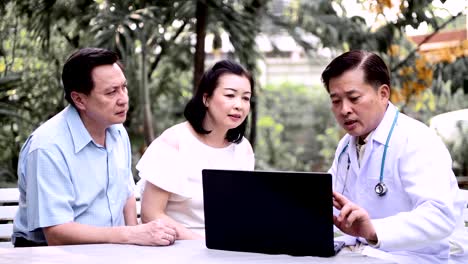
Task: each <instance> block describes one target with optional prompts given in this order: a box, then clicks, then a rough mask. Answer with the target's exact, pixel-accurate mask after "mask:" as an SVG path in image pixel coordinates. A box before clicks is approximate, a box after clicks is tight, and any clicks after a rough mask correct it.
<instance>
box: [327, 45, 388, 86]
mask: <svg viewBox="0 0 468 264" xmlns="http://www.w3.org/2000/svg"><path fill="white" fill-rule="evenodd" d="M357 68H360V69H362V70H363V71H364V81H365V82H366V83H368V84H370V85H372V86H373V87H374V89H376V90H377V89H378V88H379V87H380V86H381V85H383V84H386V85H388V87H391V86H390V73H389V71H388V68H387V65H386V64H385V62H384V61H383V60H382V58H380V57H379V56H378V55H376V54H374V53H372V52H367V51H363V50H352V51H348V52H345V53H343V54H341V55H340V56H338V57H336V58H335V59H333V60H332V61H331V62H330V64H328V66H327V67H326V68H325V70H324V71H323V72H322V82H323V85H325V88H327V91H328V92H330V89H329V87H328V84H329V82H330V79H332V78H335V77H339V76H341V75H342V74H343V73H345V72H347V71H349V70H354V69H357Z"/></svg>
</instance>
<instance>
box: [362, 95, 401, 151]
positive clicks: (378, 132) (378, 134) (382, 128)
mask: <svg viewBox="0 0 468 264" xmlns="http://www.w3.org/2000/svg"><path fill="white" fill-rule="evenodd" d="M396 111H397V108H396V106H394V105H393V104H392V103H391V102H388V107H387V110H386V111H385V114H384V117H383V119H382V121H380V123H379V125H378V126H377V128H376V129H375V131H374V134H373V136H372V140H375V141H377V142H379V143H380V144H385V142H386V141H387V137H388V133H389V132H390V129H391V127H392V124H393V119H394V118H395V114H396ZM396 125H398V121H397V124H396ZM388 145H389V146H391V145H392V141H391V140H390V141H389V142H388ZM366 151H367V150H366Z"/></svg>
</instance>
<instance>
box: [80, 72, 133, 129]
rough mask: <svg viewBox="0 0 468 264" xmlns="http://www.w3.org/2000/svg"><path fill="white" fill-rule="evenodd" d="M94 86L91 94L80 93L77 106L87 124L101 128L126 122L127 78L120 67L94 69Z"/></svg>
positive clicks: (92, 74) (92, 73)
mask: <svg viewBox="0 0 468 264" xmlns="http://www.w3.org/2000/svg"><path fill="white" fill-rule="evenodd" d="M91 76H92V78H93V82H94V88H93V89H92V90H91V93H90V94H89V95H83V94H80V93H78V94H79V97H80V101H81V103H79V104H77V108H79V109H80V110H81V111H80V112H81V118H82V119H83V122H84V123H85V126H86V127H87V128H88V129H90V127H89V126H91V127H93V128H96V129H101V128H104V129H105V128H107V127H109V126H111V125H113V124H120V123H123V122H125V119H126V117H127V111H128V91H127V80H126V78H125V75H124V73H123V72H122V70H121V69H120V67H119V66H118V65H117V64H116V63H114V64H112V65H101V66H98V67H96V68H94V69H93V71H92V72H91Z"/></svg>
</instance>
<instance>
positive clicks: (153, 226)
mask: <svg viewBox="0 0 468 264" xmlns="http://www.w3.org/2000/svg"><path fill="white" fill-rule="evenodd" d="M176 237H177V232H176V229H175V228H174V227H173V226H172V225H170V224H168V223H167V222H165V221H164V220H161V219H157V220H153V221H151V222H148V223H146V224H141V225H137V226H132V227H131V230H130V234H129V243H130V244H137V245H144V246H169V245H172V244H174V241H175V239H176Z"/></svg>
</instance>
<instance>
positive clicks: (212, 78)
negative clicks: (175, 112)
mask: <svg viewBox="0 0 468 264" xmlns="http://www.w3.org/2000/svg"><path fill="white" fill-rule="evenodd" d="M223 74H235V75H238V76H243V77H246V78H247V79H248V80H249V82H250V87H251V89H252V94H254V80H253V77H252V75H251V74H250V73H249V72H248V71H246V70H245V69H244V68H243V67H242V66H241V65H239V64H238V63H236V62H233V61H230V60H222V61H219V62H217V63H216V64H215V65H213V67H211V68H210V69H208V70H207V71H206V72H205V73H204V74H203V76H202V78H201V80H200V82H199V83H198V87H197V89H196V92H195V95H194V96H193V97H192V99H190V101H189V102H188V103H187V105H186V106H185V110H184V116H185V118H186V119H187V121H188V122H189V123H190V125H192V127H193V129H194V130H195V131H196V132H197V133H199V134H209V133H210V132H211V131H207V130H205V129H204V128H203V119H204V118H205V115H206V106H205V104H204V103H203V96H204V95H205V94H206V95H207V96H208V97H211V96H212V95H213V92H214V90H215V89H216V86H217V85H218V82H219V78H220V77H221V76H222V75H223ZM246 127H247V118H245V120H244V122H242V124H240V125H239V126H238V127H236V128H233V129H229V130H228V132H227V134H226V140H227V141H229V142H233V143H240V142H241V141H242V138H243V137H244V134H245V129H246Z"/></svg>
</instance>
